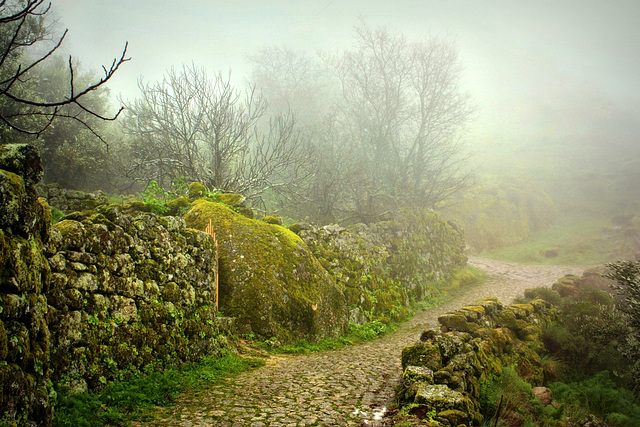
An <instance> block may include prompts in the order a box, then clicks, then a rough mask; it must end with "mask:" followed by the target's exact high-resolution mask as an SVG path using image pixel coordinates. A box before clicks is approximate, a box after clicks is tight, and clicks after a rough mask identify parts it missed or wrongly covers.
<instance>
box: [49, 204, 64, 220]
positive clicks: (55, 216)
mask: <svg viewBox="0 0 640 427" xmlns="http://www.w3.org/2000/svg"><path fill="white" fill-rule="evenodd" d="M63 216H64V212H62V211H61V210H60V209H58V208H56V207H55V206H51V223H52V224H55V223H56V222H58V221H59V220H60V218H62V217H63Z"/></svg>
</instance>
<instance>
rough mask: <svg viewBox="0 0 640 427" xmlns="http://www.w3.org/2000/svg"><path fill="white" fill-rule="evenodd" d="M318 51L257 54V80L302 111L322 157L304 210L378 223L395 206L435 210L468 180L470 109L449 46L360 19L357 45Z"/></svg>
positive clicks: (271, 95) (324, 217) (280, 101)
mask: <svg viewBox="0 0 640 427" xmlns="http://www.w3.org/2000/svg"><path fill="white" fill-rule="evenodd" d="M320 57H321V58H322V59H323V61H322V62H320V61H315V58H314V57H310V56H305V55H304V54H303V53H301V52H296V51H292V50H290V49H286V48H265V49H262V50H261V51H260V52H259V53H258V54H257V55H256V56H254V57H252V59H253V61H254V70H253V74H252V76H253V79H254V82H255V84H256V85H257V86H258V87H259V88H260V89H261V90H262V91H263V93H264V94H265V96H266V97H267V99H269V101H271V100H272V99H274V100H275V105H285V106H289V107H291V108H292V111H293V114H295V115H296V117H303V120H302V123H303V126H304V131H305V132H306V134H307V135H308V139H309V141H310V144H311V146H312V149H313V150H314V152H315V153H316V155H314V156H313V159H312V162H313V165H314V176H313V177H312V179H310V180H309V181H308V187H307V190H306V191H305V192H304V193H305V195H306V197H305V199H304V200H303V203H301V204H300V207H302V208H303V209H304V210H305V212H303V215H302V216H310V217H311V218H314V219H315V220H318V221H322V222H323V221H335V220H340V219H349V218H351V219H352V220H354V221H365V222H368V221H374V220H376V219H377V218H379V217H380V215H381V214H383V213H385V212H386V211H388V210H389V209H393V208H395V207H397V206H412V207H419V208H425V207H428V208H433V207H437V206H439V205H442V204H443V203H444V202H446V201H447V200H448V199H449V198H450V196H451V195H452V194H454V193H455V192H457V191H459V190H460V189H462V188H463V187H464V186H465V185H466V182H467V179H466V175H467V174H466V173H465V172H464V170H463V168H464V165H465V162H464V160H465V158H466V156H465V154H464V153H465V149H464V148H465V147H464V144H463V140H462V139H461V136H462V132H463V130H464V126H465V123H466V120H467V119H468V118H469V115H470V114H471V112H472V108H471V106H470V103H469V98H468V96H467V95H465V94H464V93H462V91H461V90H460V87H459V80H460V76H461V73H462V68H461V66H460V64H459V62H458V58H457V52H456V49H455V47H454V46H453V45H452V44H450V43H447V42H445V41H442V40H438V39H431V40H428V41H425V42H417V43H412V42H409V41H408V40H407V39H406V38H405V37H404V36H403V35H402V34H398V33H392V32H391V31H389V30H387V29H385V28H377V29H371V28H369V27H367V26H366V25H364V24H362V25H360V26H359V27H357V28H356V31H355V44H354V47H353V48H352V49H350V50H347V51H344V52H339V53H338V54H334V55H329V54H325V55H321V56H320ZM320 106H321V107H320Z"/></svg>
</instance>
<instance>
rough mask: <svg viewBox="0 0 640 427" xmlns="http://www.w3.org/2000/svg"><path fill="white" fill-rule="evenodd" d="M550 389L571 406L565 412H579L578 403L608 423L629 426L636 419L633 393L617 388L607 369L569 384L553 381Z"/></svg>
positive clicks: (639, 417) (639, 416)
mask: <svg viewBox="0 0 640 427" xmlns="http://www.w3.org/2000/svg"><path fill="white" fill-rule="evenodd" d="M551 389H552V391H553V395H554V396H555V397H556V398H558V399H562V400H564V401H565V402H567V404H569V405H571V407H570V408H569V412H578V413H581V412H582V411H581V408H580V407H579V406H578V404H579V405H580V406H582V407H584V408H586V409H587V410H588V412H589V413H591V414H594V415H597V416H598V417H600V418H601V419H603V420H605V421H606V422H607V424H609V425H616V426H618V425H619V426H630V425H634V423H637V422H638V420H640V406H638V405H637V404H636V403H635V398H634V395H633V393H632V392H631V391H629V390H627V389H624V388H618V387H617V386H616V383H615V382H614V381H613V379H612V378H611V376H610V375H609V371H602V372H599V373H597V374H595V375H594V376H592V377H590V378H588V379H586V380H583V381H578V382H572V383H569V384H566V383H563V382H556V383H553V384H551Z"/></svg>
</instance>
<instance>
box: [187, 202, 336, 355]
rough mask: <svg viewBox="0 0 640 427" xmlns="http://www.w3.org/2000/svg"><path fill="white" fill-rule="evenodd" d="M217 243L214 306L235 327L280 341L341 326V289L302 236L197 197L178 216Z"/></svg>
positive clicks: (331, 332) (325, 332)
mask: <svg viewBox="0 0 640 427" xmlns="http://www.w3.org/2000/svg"><path fill="white" fill-rule="evenodd" d="M184 219H185V221H186V223H187V224H188V225H189V226H190V227H194V228H197V229H201V230H203V229H204V228H205V227H206V226H207V225H208V224H209V221H211V225H212V227H213V230H214V232H215V234H216V238H217V241H218V244H219V247H220V306H221V308H222V310H224V313H225V314H226V315H229V316H233V317H235V318H236V320H235V322H236V327H237V328H238V331H239V332H241V333H245V334H254V335H256V336H258V337H260V338H262V339H269V338H271V337H275V338H277V339H278V340H280V341H281V342H290V341H293V340H298V339H303V338H304V339H308V340H314V341H315V340H318V339H322V338H327V337H333V336H337V335H339V334H341V333H343V332H344V330H345V328H346V325H347V312H346V305H345V302H344V296H343V292H342V288H341V287H339V286H337V285H336V283H335V281H334V280H333V279H332V278H331V276H330V275H329V274H328V273H327V271H326V270H325V269H324V268H322V266H321V265H320V263H319V262H318V260H317V259H316V258H315V257H314V256H313V254H312V253H311V251H310V250H309V248H308V247H307V245H305V244H304V242H303V241H302V239H300V237H298V236H297V235H296V234H295V233H293V232H292V231H290V230H288V229H286V228H284V227H282V226H280V225H276V224H270V223H266V222H263V221H257V220H253V219H251V218H248V217H246V216H244V215H241V214H239V213H237V212H234V211H233V210H232V208H231V207H229V206H227V205H224V204H221V203H216V202H210V201H207V200H205V199H199V200H196V201H194V202H193V203H192V204H191V207H190V209H189V211H188V212H187V213H186V214H185V215H184Z"/></svg>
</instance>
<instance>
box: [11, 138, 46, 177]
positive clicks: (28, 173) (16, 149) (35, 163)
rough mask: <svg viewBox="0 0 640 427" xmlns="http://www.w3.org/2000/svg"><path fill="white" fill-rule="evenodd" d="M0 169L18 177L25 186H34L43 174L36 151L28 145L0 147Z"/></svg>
mask: <svg viewBox="0 0 640 427" xmlns="http://www.w3.org/2000/svg"><path fill="white" fill-rule="evenodd" d="M0 169H4V170H7V171H10V172H13V173H15V174H17V175H20V176H21V177H22V178H23V179H24V181H25V184H26V185H35V184H37V183H38V182H39V181H40V179H42V175H43V174H44V170H43V169H42V162H41V161H40V154H38V150H37V149H36V148H35V147H34V146H32V145H28V144H4V145H0Z"/></svg>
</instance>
